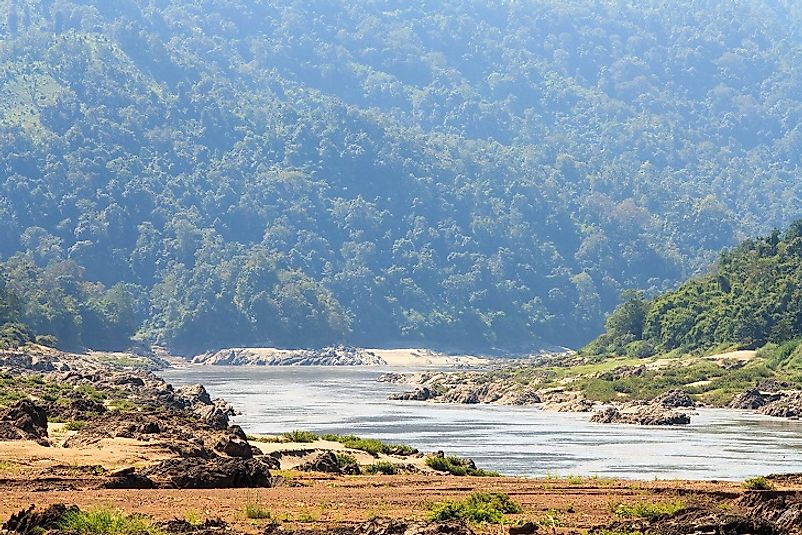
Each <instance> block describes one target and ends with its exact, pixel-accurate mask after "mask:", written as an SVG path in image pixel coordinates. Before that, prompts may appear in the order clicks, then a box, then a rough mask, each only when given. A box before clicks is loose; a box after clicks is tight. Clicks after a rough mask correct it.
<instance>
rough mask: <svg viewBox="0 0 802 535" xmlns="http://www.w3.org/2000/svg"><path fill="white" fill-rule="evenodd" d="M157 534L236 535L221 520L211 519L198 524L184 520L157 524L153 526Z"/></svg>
mask: <svg viewBox="0 0 802 535" xmlns="http://www.w3.org/2000/svg"><path fill="white" fill-rule="evenodd" d="M153 527H155V528H156V529H157V530H159V532H161V533H170V534H172V533H175V534H182V535H183V534H186V535H214V534H217V533H221V534H226V535H233V534H236V533H237V532H236V531H233V530H232V528H231V526H230V525H229V524H228V523H227V522H226V521H225V520H222V519H219V518H213V519H206V520H204V521H203V522H201V523H200V524H193V523H191V522H188V521H186V520H179V519H174V520H168V521H166V522H157V523H155V524H154V525H153Z"/></svg>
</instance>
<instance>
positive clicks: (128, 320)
mask: <svg viewBox="0 0 802 535" xmlns="http://www.w3.org/2000/svg"><path fill="white" fill-rule="evenodd" d="M0 7H1V8H2V9H1V10H0V11H2V12H3V13H7V16H6V17H2V18H0V147H2V148H1V149H0V257H1V258H2V259H3V260H5V262H6V265H5V268H4V269H3V271H4V273H5V277H6V284H7V286H9V287H14V288H16V289H15V290H14V291H15V292H16V293H15V296H16V297H15V298H17V299H19V300H20V301H19V306H20V307H21V308H20V310H22V311H23V312H22V316H20V317H21V318H24V319H26V321H28V322H29V323H30V325H31V328H34V329H35V332H36V333H38V334H52V335H55V336H56V337H57V338H58V339H59V340H60V341H61V342H62V343H64V344H70V345H81V344H84V345H98V344H99V345H102V346H110V347H113V346H116V345H119V344H121V343H124V340H125V339H127V338H128V337H129V336H131V335H132V334H135V336H136V337H137V338H140V339H144V340H148V341H153V342H158V343H162V344H166V345H168V346H170V347H171V348H173V349H174V350H176V351H181V352H195V351H201V350H204V349H208V348H213V347H219V346H224V345H228V344H233V343H236V344H237V345H245V344H278V345H287V346H315V345H322V344H329V343H335V342H347V343H354V344H361V345H373V344H394V343H402V342H403V343H421V344H427V345H430V346H441V347H459V348H462V349H476V348H491V347H497V348H505V349H520V348H528V347H532V346H536V345H538V344H543V343H553V344H560V345H581V344H584V343H586V342H587V341H588V340H590V339H591V338H592V337H593V336H595V335H597V334H598V332H599V331H600V330H601V328H602V325H603V324H604V320H605V317H606V314H607V313H608V312H609V311H610V310H612V309H613V308H614V307H615V306H616V305H617V304H618V302H619V295H620V293H621V291H622V290H624V289H626V288H640V289H643V290H644V291H645V292H646V293H647V295H654V294H656V293H659V292H661V291H664V290H666V289H668V288H671V287H673V286H674V285H675V284H676V283H677V282H679V281H681V280H683V279H685V278H686V277H688V276H689V275H692V274H694V273H698V272H700V271H703V270H704V269H705V267H706V266H708V265H709V264H710V263H711V262H712V261H713V260H714V259H715V258H716V256H717V255H718V254H719V251H720V250H721V249H722V248H724V247H727V246H731V245H734V244H735V243H737V242H738V241H740V240H741V239H743V238H744V237H746V236H749V235H756V234H757V233H759V232H766V231H768V230H769V229H770V228H773V227H778V226H782V225H786V224H788V223H789V222H790V221H791V220H793V219H794V218H796V217H798V216H799V215H800V214H799V206H800V205H799V199H800V193H802V180H799V165H800V155H802V131H800V122H801V121H802V96H800V95H801V93H800V92H799V87H800V84H801V83H802V47H800V44H802V34H801V32H802V8H800V5H799V3H798V2H793V1H790V0H777V1H775V0H771V1H770V0H754V1H750V2H738V3H722V2H717V1H715V0H679V1H677V2H663V1H657V0H645V1H642V2H628V1H624V0H611V1H606V2H592V1H589V0H570V1H565V0H516V1H512V0H510V1H506V2H498V1H495V0H493V1H491V0H467V1H466V0H438V1H436V2H432V1H427V0H414V1H408V0H404V1H400V0H364V1H355V0H331V1H325V2H310V1H286V2H265V1H256V0H115V1H113V2H111V1H108V0H80V1H79V0H0ZM29 283H30V284H29ZM630 312H631V313H632V314H635V313H637V310H635V309H634V308H633V310H631V311H630ZM611 321H613V322H616V321H619V319H614V320H611ZM676 321H680V319H679V318H678V319H677V320H676ZM628 322H629V323H632V322H634V318H629V319H627V320H626V321H623V322H621V324H620V325H617V326H615V327H614V328H616V329H623V330H626V329H632V327H631V326H628V325H629V323H628ZM648 325H652V324H651V323H649V324H648ZM34 326H35V327H34ZM631 334H633V335H634V336H637V334H638V333H637V332H633V333H631ZM678 343H679V341H678Z"/></svg>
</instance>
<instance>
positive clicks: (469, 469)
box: [426, 456, 501, 477]
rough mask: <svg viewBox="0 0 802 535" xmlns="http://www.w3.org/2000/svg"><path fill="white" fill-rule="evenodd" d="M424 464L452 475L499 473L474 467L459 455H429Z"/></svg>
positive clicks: (496, 474)
mask: <svg viewBox="0 0 802 535" xmlns="http://www.w3.org/2000/svg"><path fill="white" fill-rule="evenodd" d="M426 466H428V467H429V468H431V469H433V470H437V471H438V472H447V473H449V474H451V475H453V476H476V477H499V476H500V475H501V474H499V473H498V472H494V471H491V470H483V469H481V468H476V467H475V466H472V465H470V464H468V463H466V460H465V459H463V458H461V457H437V456H433V457H429V458H428V459H426Z"/></svg>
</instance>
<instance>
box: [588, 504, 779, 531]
mask: <svg viewBox="0 0 802 535" xmlns="http://www.w3.org/2000/svg"><path fill="white" fill-rule="evenodd" d="M636 532H638V533H654V534H655V535H702V534H710V535H786V534H787V533H788V532H787V530H786V529H785V528H782V527H781V526H778V525H777V524H775V523H774V522H772V521H770V520H767V519H765V518H760V517H757V516H754V515H743V514H734V513H729V512H725V511H722V510H721V509H706V508H689V509H683V510H681V511H679V512H677V513H674V514H671V515H660V516H657V517H654V518H650V519H638V520H627V521H621V522H615V523H613V524H611V525H608V526H604V527H600V528H595V529H593V530H591V531H590V533H591V534H598V533H636Z"/></svg>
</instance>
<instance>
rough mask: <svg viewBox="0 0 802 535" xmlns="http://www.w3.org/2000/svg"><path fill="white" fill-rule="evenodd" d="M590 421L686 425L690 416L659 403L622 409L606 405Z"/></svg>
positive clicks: (635, 405) (627, 406)
mask: <svg viewBox="0 0 802 535" xmlns="http://www.w3.org/2000/svg"><path fill="white" fill-rule="evenodd" d="M590 421H591V422H592V423H599V424H634V425H686V424H689V423H691V417H690V416H688V415H687V414H686V413H684V412H679V411H675V410H670V409H666V408H665V407H663V406H662V405H661V404H660V403H648V404H630V405H626V406H625V407H624V408H622V409H618V408H617V407H606V408H604V409H603V410H601V411H599V412H597V413H595V414H594V415H593V416H591V417H590Z"/></svg>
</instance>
